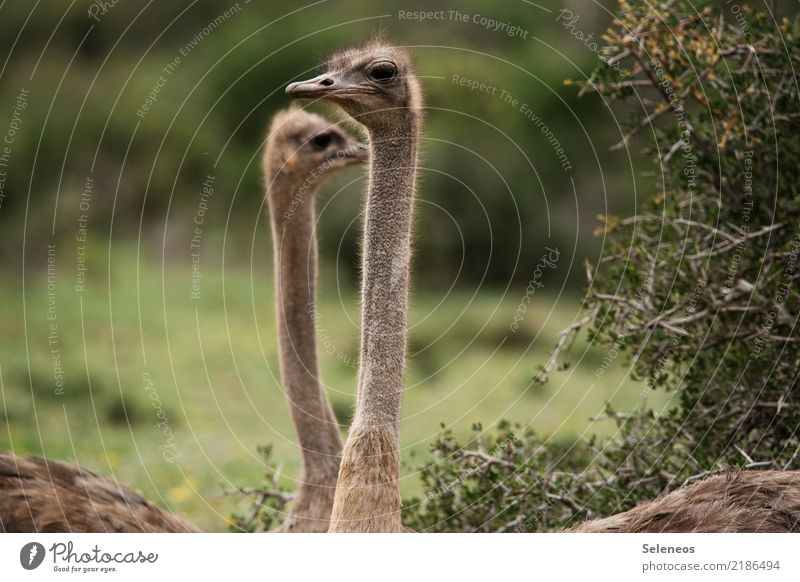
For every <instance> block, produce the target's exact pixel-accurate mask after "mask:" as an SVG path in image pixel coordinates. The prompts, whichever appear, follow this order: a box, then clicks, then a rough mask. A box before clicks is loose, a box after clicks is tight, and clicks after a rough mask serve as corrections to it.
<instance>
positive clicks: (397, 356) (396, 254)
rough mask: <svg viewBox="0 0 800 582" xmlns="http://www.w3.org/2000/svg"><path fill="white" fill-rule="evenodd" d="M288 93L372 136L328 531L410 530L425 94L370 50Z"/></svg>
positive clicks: (402, 69) (392, 59)
mask: <svg viewBox="0 0 800 582" xmlns="http://www.w3.org/2000/svg"><path fill="white" fill-rule="evenodd" d="M286 92H287V94H289V95H290V96H292V97H297V98H320V99H326V100H328V101H331V102H333V103H335V104H337V105H338V106H340V107H341V108H342V109H343V110H344V111H345V112H346V113H348V114H349V115H350V116H351V117H353V118H354V119H355V120H356V121H358V122H359V123H361V124H362V125H364V126H365V127H366V128H367V131H368V132H369V136H370V149H371V161H370V176H369V188H368V193H367V206H366V221H365V229H364V242H363V256H362V272H363V280H362V289H361V302H362V314H361V363H360V368H359V373H358V391H357V403H356V410H355V415H354V418H353V422H352V425H351V427H350V432H349V434H348V436H347V441H346V442H345V446H344V450H343V451H342V460H341V466H340V468H339V478H338V481H337V484H336V494H335V496H334V502H333V513H332V515H331V526H330V531H331V532H398V531H403V526H402V525H401V523H400V492H399V489H398V479H399V447H400V441H399V424H400V403H401V399H402V394H403V382H404V375H405V358H406V330H407V311H408V284H409V269H408V266H409V260H410V257H411V218H412V212H413V207H414V188H415V179H416V172H417V149H418V141H419V135H420V129H421V123H422V115H421V108H422V96H421V92H420V87H419V84H418V81H417V79H416V78H415V76H414V71H413V67H412V63H411V59H410V55H409V54H408V53H406V52H405V51H403V50H401V49H398V48H395V47H391V46H387V45H384V44H382V43H380V42H372V43H369V44H367V45H365V46H363V47H360V48H357V49H351V50H346V51H343V52H340V53H337V54H336V55H334V56H333V58H331V59H330V61H329V62H328V66H327V69H326V72H325V73H323V74H322V75H320V76H318V77H316V78H314V79H311V80H309V81H302V82H297V83H292V84H291V85H289V86H288V87H287V88H286Z"/></svg>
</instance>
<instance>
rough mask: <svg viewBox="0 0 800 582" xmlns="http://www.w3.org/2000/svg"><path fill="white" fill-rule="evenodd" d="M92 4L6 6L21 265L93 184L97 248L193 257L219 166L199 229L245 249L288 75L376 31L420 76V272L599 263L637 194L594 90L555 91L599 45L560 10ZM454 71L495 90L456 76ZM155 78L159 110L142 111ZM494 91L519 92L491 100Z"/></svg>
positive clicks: (592, 17) (458, 275)
mask: <svg viewBox="0 0 800 582" xmlns="http://www.w3.org/2000/svg"><path fill="white" fill-rule="evenodd" d="M92 6H96V5H95V4H93V3H92V2H89V1H87V0H79V1H77V2H75V3H73V4H70V5H65V4H64V3H62V2H56V1H55V0H43V1H42V2H40V3H37V5H36V8H35V9H32V7H31V6H29V5H28V4H27V3H24V2H11V3H9V2H7V3H5V5H4V6H3V9H2V14H3V18H2V19H0V51H2V52H3V54H8V55H9V56H10V58H9V60H8V61H7V62H6V64H5V68H4V70H3V71H2V80H3V82H2V84H0V119H5V116H6V114H7V113H10V112H11V111H12V109H13V106H14V103H15V101H16V97H17V95H18V93H19V91H20V90H21V89H22V88H25V89H28V90H29V92H30V95H29V97H28V108H27V110H26V112H25V115H24V119H23V126H22V131H21V132H20V134H19V136H18V139H17V141H16V143H15V144H14V148H13V158H12V169H13V172H11V173H10V174H9V177H8V183H7V187H6V198H5V200H4V203H3V206H2V209H1V210H0V225H2V226H0V237H2V241H0V242H2V245H0V261H2V263H3V264H6V265H13V266H19V263H20V261H21V260H22V258H23V253H22V250H23V245H24V247H25V253H24V256H25V258H26V259H27V260H32V259H33V260H36V259H41V256H42V247H43V244H44V243H45V242H47V241H50V240H51V239H56V240H63V241H66V242H69V243H71V242H72V241H73V239H74V237H75V232H76V220H77V217H78V216H79V215H80V214H82V212H81V211H80V208H79V204H80V196H81V193H82V192H83V190H84V187H85V183H86V181H87V177H91V178H92V179H93V181H94V195H93V199H92V201H91V208H90V209H89V212H88V215H89V219H90V228H89V235H90V237H91V239H92V241H94V243H95V244H96V245H97V246H99V247H103V246H104V244H105V242H104V241H107V240H109V239H110V238H113V239H115V240H119V239H120V238H139V237H141V239H142V240H143V245H144V246H145V249H146V250H147V249H148V248H149V250H150V252H159V253H160V252H162V250H163V252H167V253H168V254H170V256H172V257H174V258H176V259H177V260H188V258H187V256H186V246H187V239H188V238H189V236H190V234H191V227H192V219H193V217H194V214H195V211H196V208H197V205H198V198H199V192H200V188H201V184H202V182H203V181H204V180H205V177H206V176H207V175H208V174H212V175H214V176H215V177H216V188H215V190H216V194H215V197H214V199H213V201H212V204H211V208H210V211H209V214H208V217H207V222H206V225H205V230H206V232H209V231H211V230H214V231H217V232H221V233H222V232H224V234H225V237H226V243H227V245H228V248H229V249H230V251H231V258H232V260H241V258H242V257H246V256H247V251H248V249H249V246H250V244H251V238H252V233H253V231H254V230H255V229H256V228H261V226H260V221H261V220H262V216H261V213H260V209H261V205H262V198H263V195H262V187H261V183H260V174H259V172H260V170H259V164H258V160H259V150H260V147H261V143H262V139H263V133H264V130H265V127H266V125H267V122H268V120H269V118H270V116H271V115H272V113H273V112H274V111H276V110H277V109H279V108H281V107H285V106H286V105H287V104H288V101H287V98H286V96H285V95H284V92H283V89H284V87H285V86H286V84H287V83H288V82H290V81H291V80H293V79H297V78H301V77H303V76H307V75H311V74H313V73H314V68H315V67H316V66H318V65H319V64H320V63H321V62H322V61H323V60H324V58H325V55H326V54H327V53H328V52H329V51H331V50H332V49H333V48H336V47H339V46H341V45H345V44H348V43H351V42H354V41H358V40H361V39H364V38H366V37H369V36H371V35H374V34H377V33H380V32H383V33H385V34H387V35H388V36H390V37H392V38H395V39H397V42H399V43H400V44H407V45H410V46H413V47H414V53H415V54H416V56H417V60H418V64H419V68H420V72H421V74H422V75H424V76H425V81H426V82H425V87H426V104H427V106H428V108H429V109H428V111H427V120H428V128H427V130H426V139H425V144H424V159H423V167H424V168H423V170H422V172H421V175H422V180H421V192H420V198H421V200H422V201H423V204H421V205H420V212H419V218H418V225H419V227H420V230H421V232H425V233H427V236H425V237H420V238H419V240H418V241H417V249H418V252H417V253H416V257H415V261H416V265H415V269H416V273H418V276H417V278H416V279H417V281H418V282H419V283H420V284H425V285H430V286H436V287H440V286H441V285H449V284H451V283H452V282H454V281H455V282H456V283H458V284H465V285H467V286H470V287H471V286H474V284H476V283H478V282H482V283H484V284H485V283H494V284H505V283H507V282H508V281H510V280H518V281H521V280H525V279H526V277H528V275H529V271H530V268H531V266H532V265H533V264H535V262H536V260H537V259H538V253H539V249H541V248H542V247H543V246H544V245H545V244H548V243H549V244H551V245H554V244H555V245H558V246H559V247H560V248H562V249H563V250H564V252H565V255H566V256H572V254H573V252H576V253H577V255H578V256H590V255H591V256H593V255H596V253H597V251H598V248H599V244H598V242H599V241H598V240H597V239H595V238H593V237H592V235H591V228H587V225H589V224H590V223H591V222H592V221H593V220H594V216H595V215H596V214H598V213H605V212H607V211H608V210H609V207H610V208H611V209H612V210H625V209H628V208H630V207H631V205H632V202H633V199H632V194H633V192H634V190H635V188H634V187H633V183H634V182H635V179H636V178H635V177H634V176H633V175H632V174H631V166H630V164H631V162H630V160H629V159H628V157H629V156H628V154H627V153H625V152H611V151H609V146H610V145H612V144H613V143H615V141H616V140H618V139H619V137H620V136H619V135H618V129H617V127H616V123H615V122H614V118H613V115H611V114H610V112H608V111H606V110H605V109H604V107H603V105H602V101H601V100H600V99H598V98H596V97H591V98H588V99H582V100H579V99H577V98H576V96H575V92H574V91H573V90H571V89H570V88H565V87H563V86H562V82H563V79H564V77H565V76H570V77H578V78H581V77H584V76H585V75H586V74H588V71H590V70H591V68H592V66H593V60H594V57H595V55H594V54H593V53H592V52H591V51H590V50H587V48H586V47H585V46H584V44H583V43H582V42H581V41H579V40H578V39H576V38H573V37H572V36H570V35H569V34H567V33H566V32H565V31H564V29H563V25H562V24H561V23H558V22H557V21H556V17H557V13H556V12H555V11H553V10H550V9H541V8H536V7H535V6H533V5H531V4H529V3H525V2H522V1H519V2H504V3H500V4H498V3H496V2H490V1H489V0H468V1H466V2H457V3H456V2H442V3H441V4H440V5H439V6H436V7H435V8H436V9H437V10H458V11H460V12H461V13H464V14H467V15H470V16H475V15H477V16H485V17H488V18H492V19H495V20H497V21H498V22H503V23H506V22H507V23H510V24H512V25H515V26H517V27H519V28H520V29H521V30H522V31H524V32H525V34H526V37H525V38H522V37H520V36H517V37H509V36H508V35H507V34H504V32H503V31H502V30H498V31H493V30H491V29H487V28H486V26H483V25H481V24H480V23H474V22H472V21H471V20H470V21H468V22H462V21H460V20H456V19H451V18H450V17H449V16H447V18H446V19H445V20H427V21H422V22H420V21H416V20H411V19H408V18H405V17H400V10H399V9H402V11H404V12H410V11H417V10H431V9H432V7H431V6H430V4H429V3H427V2H422V1H417V0H412V1H409V2H404V3H402V5H399V6H398V5H397V3H395V2H386V1H378V2H371V3H369V4H368V5H366V4H364V3H363V1H360V0H336V1H333V0H331V1H327V2H320V3H317V4H314V5H312V6H308V7H302V6H300V5H294V4H292V5H289V4H287V3H280V2H239V3H235V2H231V3H230V4H228V3H220V2H215V1H211V0H195V1H191V2H189V1H182V2H150V3H146V4H142V3H136V2H119V3H117V4H115V5H114V6H113V7H111V8H109V9H108V10H107V12H106V13H101V14H97V16H96V19H93V18H90V17H89V16H88V14H87V10H89V9H90V8H91V7H92ZM576 6H577V8H576V10H578V9H579V10H580V11H581V14H582V20H581V23H580V26H581V28H582V29H585V30H586V31H589V30H596V29H597V28H598V24H600V23H602V22H604V21H607V20H608V19H609V18H610V17H609V15H608V14H607V13H606V12H605V11H604V10H602V9H601V8H599V7H598V6H596V5H594V4H593V3H592V2H589V1H588V0H586V1H581V2H577V3H576ZM226 10H230V15H229V16H228V17H224V16H223V18H222V20H218V19H219V18H220V16H221V15H224V14H225V11H226ZM215 21H217V24H214V23H215ZM209 30H210V32H208V31H209ZM176 59H180V62H178V63H176V62H175V60H176ZM165 68H166V69H168V70H167V72H165ZM454 75H458V77H459V78H468V79H470V80H474V81H477V82H480V83H486V84H487V85H489V86H491V87H496V88H497V90H496V94H495V95H489V94H487V93H485V92H481V91H478V90H470V89H469V88H467V87H464V86H461V85H459V84H457V83H454V82H453V76H454ZM159 77H162V79H163V81H162V82H160V81H159ZM158 85H162V86H161V87H157V86H158ZM156 88H158V93H157V95H156V100H155V102H154V103H151V104H150V108H149V110H147V111H143V113H144V115H143V117H142V116H139V115H137V112H138V111H140V110H142V109H143V107H145V106H146V101H147V99H148V95H149V94H150V93H151V92H152V91H153V90H154V89H156ZM502 91H506V92H507V93H509V94H510V95H511V96H513V98H514V99H517V100H518V104H517V105H516V106H515V105H512V104H510V103H508V102H506V101H504V100H503V99H501V94H502V93H501V92H502ZM523 105H527V106H528V107H529V108H530V110H532V111H533V112H534V113H535V114H536V115H538V116H539V117H540V118H541V120H543V122H544V123H545V124H546V126H547V127H549V129H550V130H551V131H552V134H553V136H554V137H555V138H556V139H557V140H558V141H559V142H560V143H561V144H562V145H563V148H564V150H565V151H566V154H567V156H568V158H569V160H570V162H571V164H572V169H571V170H569V171H564V170H563V169H562V167H561V164H560V163H559V161H558V157H557V155H556V154H555V152H554V150H553V147H552V146H551V143H549V141H548V137H547V135H545V134H544V133H543V131H542V130H541V129H540V128H539V127H537V126H536V125H535V124H534V122H532V121H531V120H530V119H529V118H528V117H526V116H525V115H524V114H523V112H522V111H521V109H522V106H523ZM0 127H2V126H0ZM455 168H458V172H454V169H455ZM357 182H358V183H356V184H354V185H353V186H352V187H351V188H349V189H348V190H347V192H351V193H350V195H348V196H344V197H337V198H336V199H335V200H333V201H332V202H331V205H330V206H328V207H327V208H326V209H325V215H324V216H323V220H324V221H325V233H326V235H325V236H326V240H329V241H332V242H337V241H339V240H342V239H343V240H342V244H341V246H340V248H339V245H336V244H330V245H324V244H323V246H322V249H321V250H322V253H323V259H328V260H336V259H337V258H338V260H339V261H340V263H341V265H342V276H343V277H346V280H347V281H349V282H353V281H354V280H355V278H356V277H357V273H356V270H355V265H356V264H357V254H356V253H357V244H356V243H357V239H358V233H359V229H358V228H355V227H354V226H353V225H352V221H353V219H354V218H355V216H356V212H355V209H356V208H358V207H359V206H360V204H359V203H358V202H357V199H358V198H359V197H360V190H361V187H362V185H363V184H362V183H361V182H360V181H357ZM23 233H24V236H23ZM323 242H324V241H323ZM162 247H164V248H163V249H162ZM579 271H580V270H576V271H575V272H573V271H572V270H570V269H568V265H566V264H565V265H564V266H563V267H561V273H560V278H562V279H564V278H566V279H568V284H569V285H570V287H571V288H574V286H575V285H576V284H579V283H580V272H579Z"/></svg>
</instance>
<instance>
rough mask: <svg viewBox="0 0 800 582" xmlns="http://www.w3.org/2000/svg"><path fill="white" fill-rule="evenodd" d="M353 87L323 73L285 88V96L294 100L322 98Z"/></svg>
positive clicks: (331, 75) (329, 74) (350, 89)
mask: <svg viewBox="0 0 800 582" xmlns="http://www.w3.org/2000/svg"><path fill="white" fill-rule="evenodd" d="M353 89H354V87H353V86H352V85H349V84H347V83H344V82H342V81H341V80H339V79H337V78H336V76H335V75H333V74H331V73H324V74H322V75H319V76H317V77H314V78H313V79H309V80H308V81H297V82H295V83H292V84H290V85H289V86H288V87H286V94H287V95H289V96H290V97H293V98H295V99H303V98H307V99H313V98H324V97H328V96H330V95H331V94H334V93H343V92H347V91H352V90H353Z"/></svg>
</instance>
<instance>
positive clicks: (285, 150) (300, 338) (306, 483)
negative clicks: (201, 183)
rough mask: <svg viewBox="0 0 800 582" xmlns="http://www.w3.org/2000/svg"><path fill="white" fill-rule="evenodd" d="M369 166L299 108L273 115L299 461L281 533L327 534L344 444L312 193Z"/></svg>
mask: <svg viewBox="0 0 800 582" xmlns="http://www.w3.org/2000/svg"><path fill="white" fill-rule="evenodd" d="M366 160H367V149H366V147H365V146H363V145H362V144H360V143H359V142H358V141H357V140H356V139H355V138H353V137H352V136H350V135H349V134H347V133H346V132H344V131H342V130H341V129H339V128H338V127H336V126H335V125H331V123H330V122H329V121H328V120H326V119H324V118H323V117H320V116H319V115H314V114H311V113H307V112H305V111H303V110H301V109H296V108H292V109H289V110H286V111H283V112H281V113H279V114H278V115H276V116H275V118H274V119H273V122H272V125H271V128H270V131H269V134H268V136H267V146H266V149H265V151H264V157H263V170H264V176H265V179H266V184H267V201H268V203H269V215H270V222H271V224H272V239H273V252H274V268H275V304H276V314H277V329H278V344H279V349H280V368H281V376H282V382H283V389H284V392H285V394H286V398H287V401H288V403H289V409H290V412H291V417H292V421H293V423H294V426H295V431H296V433H297V437H298V441H299V444H300V448H301V455H302V475H301V480H300V486H299V489H298V492H297V496H296V497H295V499H294V501H293V503H292V507H291V512H290V515H289V517H288V518H287V519H286V520H285V521H284V523H283V524H282V525H281V527H280V528H279V531H286V532H325V531H327V530H328V523H329V520H330V515H331V507H332V506H333V492H334V489H335V487H336V479H337V475H338V472H339V459H340V456H341V451H342V439H341V435H340V434H339V425H338V423H337V422H336V418H335V417H334V414H333V409H332V408H331V404H330V401H329V400H328V396H327V394H326V393H325V389H324V387H323V385H322V383H321V381H320V374H319V366H318V363H317V350H316V341H315V337H316V333H315V327H314V318H315V312H314V310H315V307H316V279H317V238H316V229H315V226H314V221H315V213H314V198H315V196H314V194H315V191H316V189H317V186H318V185H319V183H320V182H321V180H322V179H324V178H325V177H327V175H329V174H330V173H332V172H334V171H335V170H337V169H339V168H342V167H345V166H348V165H351V164H356V163H363V162H366Z"/></svg>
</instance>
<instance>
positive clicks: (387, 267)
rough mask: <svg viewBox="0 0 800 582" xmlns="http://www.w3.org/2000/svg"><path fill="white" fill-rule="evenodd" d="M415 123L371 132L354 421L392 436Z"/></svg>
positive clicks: (401, 372) (400, 372)
mask: <svg viewBox="0 0 800 582" xmlns="http://www.w3.org/2000/svg"><path fill="white" fill-rule="evenodd" d="M418 134H419V130H418V119H417V117H416V115H414V114H413V113H410V114H409V118H408V120H407V125H400V126H392V127H388V128H381V129H379V130H373V131H372V132H371V142H372V143H371V147H372V160H371V166H370V180H369V192H368V195H367V206H366V224H365V229H364V256H363V273H364V275H363V277H364V278H363V282H362V315H361V369H360V371H359V380H358V384H359V386H358V402H357V406H356V420H357V421H359V423H361V424H367V425H368V424H380V425H383V426H384V427H387V428H392V429H393V430H395V431H396V430H397V428H398V424H399V422H400V404H401V400H402V393H403V382H404V376H405V358H406V331H407V321H408V290H409V260H410V258H411V227H412V215H413V211H414V189H415V180H416V164H417V148H418Z"/></svg>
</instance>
